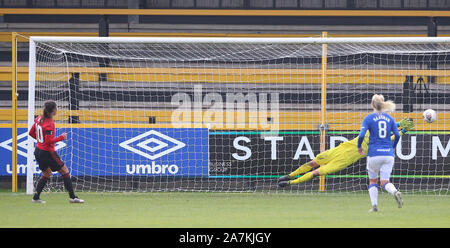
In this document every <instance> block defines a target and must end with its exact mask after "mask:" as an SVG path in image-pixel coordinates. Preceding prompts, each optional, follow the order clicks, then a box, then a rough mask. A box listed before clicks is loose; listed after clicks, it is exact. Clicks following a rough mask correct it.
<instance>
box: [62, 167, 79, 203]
mask: <svg viewBox="0 0 450 248" xmlns="http://www.w3.org/2000/svg"><path fill="white" fill-rule="evenodd" d="M62 178H63V180H64V188H66V190H67V191H68V192H69V197H70V198H72V199H73V198H76V196H75V193H74V192H73V186H72V179H70V174H69V173H67V174H65V175H62Z"/></svg>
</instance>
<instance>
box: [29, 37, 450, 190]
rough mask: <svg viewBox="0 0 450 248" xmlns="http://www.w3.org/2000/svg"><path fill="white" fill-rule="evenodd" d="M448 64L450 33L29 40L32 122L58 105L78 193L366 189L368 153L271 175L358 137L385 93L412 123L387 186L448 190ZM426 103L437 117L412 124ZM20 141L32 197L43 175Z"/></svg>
mask: <svg viewBox="0 0 450 248" xmlns="http://www.w3.org/2000/svg"><path fill="white" fill-rule="evenodd" d="M324 50H325V51H324ZM448 69H450V38H449V37H404V38H399V37H382V38H381V37H380V38H333V37H321V38H217V37H214V38H207V37H202V38H195V37H189V38H184V37H182V38H178V37H161V38H159V37H149V38H129V37H37V36H33V37H30V56H29V84H28V85H29V93H28V128H30V127H31V125H32V124H33V120H34V117H35V115H36V114H39V112H40V111H41V108H42V104H43V102H44V101H46V100H54V101H56V102H57V104H58V115H57V117H56V118H55V123H56V128H57V133H58V132H63V131H64V132H67V133H68V140H66V141H64V142H60V143H59V144H56V149H57V152H58V153H59V155H60V156H61V158H62V160H63V161H64V162H65V163H66V165H67V166H68V167H69V169H70V171H71V174H72V175H73V179H74V185H75V187H76V190H79V191H101V192H103V191H226V192H228V191H238V192H242V191H244V192H254V191H270V192H278V191H283V192H318V191H325V192H355V191H361V190H366V189H367V176H366V170H365V158H363V159H361V160H359V161H352V162H354V163H351V165H349V166H348V167H346V168H344V169H343V170H341V171H339V172H336V173H333V174H330V175H327V176H326V177H322V178H320V179H319V178H316V179H313V180H312V181H309V182H307V183H304V184H299V185H295V186H293V187H290V188H288V189H280V188H278V186H277V180H276V179H277V178H278V177H279V176H282V175H286V174H288V173H289V172H291V171H292V170H294V169H296V168H297V167H298V166H300V165H302V164H304V163H306V162H308V161H310V160H311V159H314V157H315V156H316V155H317V154H319V153H320V152H321V151H323V150H326V149H331V148H333V147H336V146H338V145H339V144H340V143H341V142H344V141H348V140H351V139H353V138H355V137H356V136H357V134H358V131H359V126H360V124H361V122H362V119H363V118H364V116H365V115H367V114H368V113H369V112H370V111H371V109H370V98H371V96H372V95H373V94H383V95H385V97H386V98H387V99H388V100H393V101H394V102H395V103H396V104H397V111H396V112H394V113H393V117H394V118H395V119H396V120H397V121H399V120H400V119H402V118H411V119H413V120H414V122H415V125H416V130H415V131H414V132H410V133H408V134H406V135H404V136H403V137H402V141H401V142H400V143H399V146H397V149H396V164H395V168H394V171H393V180H394V181H395V182H396V184H398V185H399V187H400V188H401V189H402V190H404V191H407V192H408V191H409V192H422V191H424V192H434V193H436V192H437V193H448V190H449V186H450V168H449V167H448V166H446V164H448V157H447V156H448V154H449V152H450V141H449V139H450V136H449V135H448V132H450V122H449V119H450V109H449V106H450V105H449V104H450V100H449V99H450V90H449V85H450V73H448V72H447V71H448ZM427 108H432V109H435V110H436V111H437V112H438V121H436V122H435V123H432V124H429V123H425V122H424V121H423V120H422V117H421V113H422V112H423V110H425V109H427ZM27 146H28V151H27V168H28V169H27V193H29V194H30V193H32V192H33V178H35V177H36V176H37V175H38V173H39V169H38V167H37V166H36V162H35V161H34V157H33V149H34V143H33V139H32V138H30V137H28V144H27ZM338 162H342V161H338ZM345 162H348V161H345ZM325 178H326V181H325ZM59 181H60V179H59V178H58V177H53V178H52V179H51V181H50V182H49V184H48V185H49V188H50V189H51V190H62V186H61V184H60V183H59ZM319 186H320V187H319Z"/></svg>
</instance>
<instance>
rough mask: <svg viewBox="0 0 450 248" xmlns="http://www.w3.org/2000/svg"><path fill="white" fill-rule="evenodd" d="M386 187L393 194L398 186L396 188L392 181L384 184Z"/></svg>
mask: <svg viewBox="0 0 450 248" xmlns="http://www.w3.org/2000/svg"><path fill="white" fill-rule="evenodd" d="M384 189H385V190H386V191H387V192H389V193H390V194H391V195H393V194H395V192H397V188H395V186H394V184H392V183H386V184H385V185H384Z"/></svg>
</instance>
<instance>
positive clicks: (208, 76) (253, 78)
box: [0, 67, 450, 84]
mask: <svg viewBox="0 0 450 248" xmlns="http://www.w3.org/2000/svg"><path fill="white" fill-rule="evenodd" d="M37 71H38V72H39V71H41V72H39V73H38V74H37V75H36V80H38V81H39V80H45V81H67V80H69V79H70V77H71V74H70V73H72V72H78V73H80V80H81V81H98V75H99V73H105V74H106V75H107V78H108V81H116V82H180V83H188V82H189V83H191V82H193V83H195V82H201V83H286V84H321V83H322V70H321V69H253V68H249V69H245V70H243V69H231V68H221V69H205V68H112V67H110V68H105V67H69V68H65V67H64V68H63V67H46V68H42V69H39V67H38V68H37ZM406 76H413V77H419V76H422V77H425V78H426V77H427V76H435V77H436V78H435V83H436V84H450V73H449V72H448V71H447V70H427V69H424V70H415V69H411V70H410V69H392V70H388V69H373V70H372V69H369V70H360V69H328V70H326V77H327V84H340V83H347V84H402V83H403V82H404V81H405V77H406ZM10 80H11V68H10V67H0V81H10ZM17 80H18V81H28V67H18V68H17Z"/></svg>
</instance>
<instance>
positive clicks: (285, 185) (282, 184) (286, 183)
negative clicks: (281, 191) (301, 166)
mask: <svg viewBox="0 0 450 248" xmlns="http://www.w3.org/2000/svg"><path fill="white" fill-rule="evenodd" d="M289 185H290V181H280V182H278V186H280V187H281V188H285V187H287V186H289Z"/></svg>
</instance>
